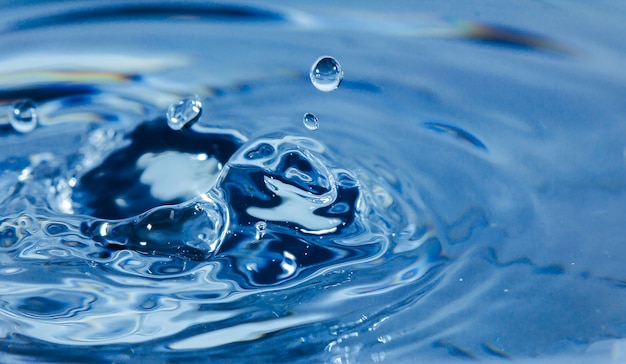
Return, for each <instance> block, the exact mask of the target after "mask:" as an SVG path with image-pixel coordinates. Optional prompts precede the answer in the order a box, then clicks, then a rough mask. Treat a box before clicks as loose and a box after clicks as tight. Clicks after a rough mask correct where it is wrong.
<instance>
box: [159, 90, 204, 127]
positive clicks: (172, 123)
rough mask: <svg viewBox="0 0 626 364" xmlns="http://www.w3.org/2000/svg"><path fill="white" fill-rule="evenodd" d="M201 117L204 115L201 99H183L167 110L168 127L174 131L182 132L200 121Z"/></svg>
mask: <svg viewBox="0 0 626 364" xmlns="http://www.w3.org/2000/svg"><path fill="white" fill-rule="evenodd" d="M200 115H202V101H200V99H198V98H197V97H193V98H189V99H183V100H181V101H179V102H177V103H176V104H172V105H171V106H170V107H169V108H168V109H167V125H168V126H169V127H170V128H172V129H174V130H180V129H182V128H184V127H189V126H191V125H192V124H193V123H195V122H196V121H198V120H199V119H200Z"/></svg>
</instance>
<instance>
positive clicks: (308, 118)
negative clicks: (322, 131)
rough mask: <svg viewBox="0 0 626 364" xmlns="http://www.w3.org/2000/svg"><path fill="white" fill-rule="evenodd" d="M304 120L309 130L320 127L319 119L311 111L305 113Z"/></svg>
mask: <svg viewBox="0 0 626 364" xmlns="http://www.w3.org/2000/svg"><path fill="white" fill-rule="evenodd" d="M302 122H303V123H304V126H306V128H307V129H309V130H317V128H318V127H319V121H317V118H316V117H315V115H313V114H311V113H306V114H304V117H303V118H302Z"/></svg>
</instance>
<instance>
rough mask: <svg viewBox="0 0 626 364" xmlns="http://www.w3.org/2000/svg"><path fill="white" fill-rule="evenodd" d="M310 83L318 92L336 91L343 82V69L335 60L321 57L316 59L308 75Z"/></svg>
mask: <svg viewBox="0 0 626 364" xmlns="http://www.w3.org/2000/svg"><path fill="white" fill-rule="evenodd" d="M309 77H310V78H311V83H313V86H315V88H317V89H318V90H320V91H324V92H330V91H333V90H336V89H337V87H339V84H341V80H343V69H342V68H341V65H340V64H339V62H337V60H336V59H334V58H333V57H329V56H323V57H320V58H318V59H317V61H315V63H314V64H313V67H311V72H310V73H309Z"/></svg>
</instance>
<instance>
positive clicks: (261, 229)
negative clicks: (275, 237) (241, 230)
mask: <svg viewBox="0 0 626 364" xmlns="http://www.w3.org/2000/svg"><path fill="white" fill-rule="evenodd" d="M254 227H255V228H256V236H255V239H256V240H261V239H263V236H265V229H266V228H267V223H266V222H265V221H259V222H257V223H256V224H255V225H254Z"/></svg>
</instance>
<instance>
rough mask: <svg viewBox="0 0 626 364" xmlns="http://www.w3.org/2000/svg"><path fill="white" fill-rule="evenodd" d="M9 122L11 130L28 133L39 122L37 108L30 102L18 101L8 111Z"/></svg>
mask: <svg viewBox="0 0 626 364" xmlns="http://www.w3.org/2000/svg"><path fill="white" fill-rule="evenodd" d="M9 122H10V123H11V126H12V127H13V129H15V130H16V131H18V132H20V133H30V132H31V131H33V130H35V128H36V127H37V123H38V122H39V116H38V115H37V106H35V103H34V102H32V101H31V100H19V101H16V102H15V103H14V104H13V108H11V109H10V111H9Z"/></svg>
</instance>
